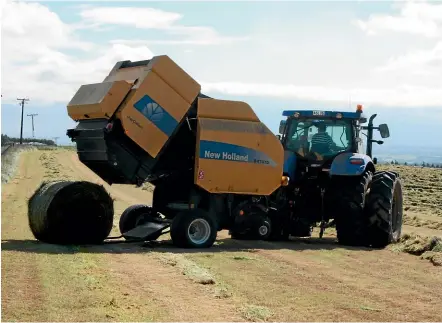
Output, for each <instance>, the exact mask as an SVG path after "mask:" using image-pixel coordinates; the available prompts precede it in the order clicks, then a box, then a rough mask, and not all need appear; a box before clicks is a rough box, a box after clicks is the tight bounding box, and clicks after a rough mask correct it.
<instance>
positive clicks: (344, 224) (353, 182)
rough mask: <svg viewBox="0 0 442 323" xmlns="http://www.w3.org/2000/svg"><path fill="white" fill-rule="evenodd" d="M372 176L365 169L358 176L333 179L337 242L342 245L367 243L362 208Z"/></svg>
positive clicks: (365, 221) (362, 244) (365, 224)
mask: <svg viewBox="0 0 442 323" xmlns="http://www.w3.org/2000/svg"><path fill="white" fill-rule="evenodd" d="M372 177H373V175H372V173H371V172H370V171H367V172H365V173H364V174H363V175H361V176H358V177H353V176H348V177H344V176H342V177H339V178H335V179H334V183H333V185H334V187H333V190H334V191H335V194H336V195H335V196H336V200H335V202H336V204H337V207H336V209H335V211H337V212H336V213H335V223H336V232H337V237H338V242H339V243H340V244H342V245H347V246H365V245H366V243H367V241H366V234H367V219H366V217H365V213H364V210H365V204H366V197H367V193H368V189H369V187H370V184H371V182H372Z"/></svg>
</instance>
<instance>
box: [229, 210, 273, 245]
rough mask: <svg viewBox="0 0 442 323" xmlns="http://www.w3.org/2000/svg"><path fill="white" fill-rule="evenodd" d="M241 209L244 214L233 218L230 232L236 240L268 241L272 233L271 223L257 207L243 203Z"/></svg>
mask: <svg viewBox="0 0 442 323" xmlns="http://www.w3.org/2000/svg"><path fill="white" fill-rule="evenodd" d="M241 209H242V210H243V211H244V212H245V213H246V215H243V216H237V217H236V218H235V224H234V225H233V228H232V229H231V231H230V236H231V238H232V239H236V240H270V239H271V237H272V232H273V229H272V228H273V221H272V220H270V218H269V217H268V216H267V214H266V213H265V212H264V211H263V210H262V208H261V207H260V206H258V205H254V204H249V203H248V202H246V203H244V205H243V206H242V207H241Z"/></svg>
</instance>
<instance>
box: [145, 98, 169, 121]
mask: <svg viewBox="0 0 442 323" xmlns="http://www.w3.org/2000/svg"><path fill="white" fill-rule="evenodd" d="M141 113H142V114H144V115H145V116H146V117H147V118H148V119H149V120H151V121H152V122H158V121H160V120H161V119H162V118H163V116H164V110H163V108H162V107H160V106H159V105H158V104H157V103H155V102H149V103H147V104H146V105H145V106H144V107H143V110H142V111H141Z"/></svg>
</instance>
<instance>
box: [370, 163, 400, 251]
mask: <svg viewBox="0 0 442 323" xmlns="http://www.w3.org/2000/svg"><path fill="white" fill-rule="evenodd" d="M402 194H403V192H402V182H401V180H400V177H399V174H398V173H395V172H387V171H382V172H378V173H376V174H375V175H374V176H373V182H372V184H371V188H370V194H369V196H368V198H367V217H368V222H369V224H368V230H367V231H368V232H367V242H368V244H369V245H370V246H372V247H374V248H384V247H385V246H387V245H388V244H390V243H394V242H397V241H398V240H399V238H400V236H401V232H402V221H403V195H402Z"/></svg>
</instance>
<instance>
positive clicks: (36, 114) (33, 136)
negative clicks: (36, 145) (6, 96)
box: [28, 113, 38, 138]
mask: <svg viewBox="0 0 442 323" xmlns="http://www.w3.org/2000/svg"><path fill="white" fill-rule="evenodd" d="M35 116H38V113H31V114H28V117H31V118H32V138H35V135H34V117H35Z"/></svg>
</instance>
